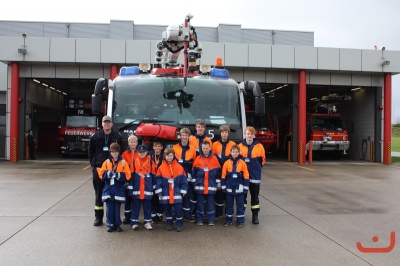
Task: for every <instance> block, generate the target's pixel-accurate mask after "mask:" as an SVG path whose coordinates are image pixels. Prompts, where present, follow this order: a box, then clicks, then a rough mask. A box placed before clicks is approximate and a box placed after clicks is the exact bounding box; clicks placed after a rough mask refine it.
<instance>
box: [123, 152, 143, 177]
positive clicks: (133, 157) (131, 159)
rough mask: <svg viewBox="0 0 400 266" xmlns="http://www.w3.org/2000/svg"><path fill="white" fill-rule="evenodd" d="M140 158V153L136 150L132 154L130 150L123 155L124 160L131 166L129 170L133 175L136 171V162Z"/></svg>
mask: <svg viewBox="0 0 400 266" xmlns="http://www.w3.org/2000/svg"><path fill="white" fill-rule="evenodd" d="M138 157H139V153H138V152H137V150H136V149H135V151H134V152H132V151H131V149H130V148H128V149H127V150H126V151H124V152H123V153H122V159H124V160H125V161H126V162H127V163H128V164H129V169H131V173H133V172H134V171H135V169H134V168H135V167H134V165H135V164H134V162H135V160H136V158H138Z"/></svg>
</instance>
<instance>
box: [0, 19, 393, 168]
mask: <svg viewBox="0 0 400 266" xmlns="http://www.w3.org/2000/svg"><path fill="white" fill-rule="evenodd" d="M179 24H180V22H179V21H177V25H179ZM192 25H193V26H194V27H195V28H196V32H197V36H198V40H199V41H200V42H201V44H202V49H203V54H202V56H201V58H200V59H199V61H200V62H198V64H209V65H214V64H215V59H216V58H222V59H223V65H224V66H225V68H226V69H228V70H229V73H230V75H231V77H232V78H233V79H235V80H236V81H237V82H241V81H245V80H254V81H257V82H258V83H259V84H260V87H261V89H262V92H263V95H264V96H265V100H266V111H267V113H268V114H269V115H270V116H271V117H272V116H273V117H275V118H276V120H274V121H276V123H278V121H283V120H285V119H286V121H290V122H289V124H290V128H291V148H290V149H289V150H288V153H290V154H291V156H290V159H289V160H290V161H294V162H298V163H304V162H305V160H304V157H303V156H300V154H301V153H302V152H303V151H304V147H305V146H303V145H304V144H305V143H304V142H305V134H306V129H305V127H306V118H305V117H306V113H307V112H308V110H310V106H311V105H313V104H317V103H319V104H321V103H324V102H325V103H329V104H332V103H334V104H335V108H336V110H337V111H336V112H337V113H340V114H341V115H342V116H343V117H344V118H345V119H346V121H347V126H348V131H349V140H350V148H349V150H348V152H347V155H346V156H347V158H349V159H354V160H359V159H361V160H371V161H374V162H382V163H385V164H390V160H391V154H390V153H391V110H392V106H391V101H392V99H391V94H392V83H391V80H392V75H395V74H397V73H399V72H400V51H388V50H385V49H376V50H374V49H371V50H362V49H342V48H328V47H315V46H314V33H313V32H301V31H282V30H268V29H244V28H242V27H241V25H227V24H220V25H218V26H217V27H196V24H195V20H193V21H192ZM166 27H167V26H165V25H135V24H134V22H133V21H117V20H111V21H110V23H109V24H95V23H68V22H24V21H0V47H1V49H0V158H5V159H7V160H10V161H12V162H17V161H18V160H24V159H25V158H26V157H25V155H26V144H25V143H26V132H27V131H28V130H29V129H33V132H34V136H35V138H36V140H37V143H36V145H37V149H38V150H40V151H43V152H54V151H57V150H58V140H57V138H58V137H57V134H58V125H59V120H60V116H61V114H62V112H63V110H64V108H65V106H66V105H67V104H68V102H69V101H70V100H79V101H80V102H82V103H83V104H86V103H90V102H91V95H92V93H93V89H94V85H95V82H96V80H97V79H98V78H101V77H105V78H113V77H115V76H116V75H117V74H118V71H119V68H120V67H122V66H126V65H138V64H139V63H151V64H154V63H155V52H156V44H157V43H158V42H159V41H160V40H161V38H162V32H163V31H165V29H166ZM179 60H180V61H181V63H183V57H181V58H180V59H179ZM274 123H275V122H274ZM281 131H282V130H281ZM281 133H282V132H281Z"/></svg>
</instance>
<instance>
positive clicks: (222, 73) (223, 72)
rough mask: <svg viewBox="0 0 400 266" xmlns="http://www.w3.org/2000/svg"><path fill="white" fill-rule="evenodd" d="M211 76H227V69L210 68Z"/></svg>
mask: <svg viewBox="0 0 400 266" xmlns="http://www.w3.org/2000/svg"><path fill="white" fill-rule="evenodd" d="M210 76H211V77H218V78H227V79H228V78H229V71H228V70H226V69H222V68H213V69H211V70H210Z"/></svg>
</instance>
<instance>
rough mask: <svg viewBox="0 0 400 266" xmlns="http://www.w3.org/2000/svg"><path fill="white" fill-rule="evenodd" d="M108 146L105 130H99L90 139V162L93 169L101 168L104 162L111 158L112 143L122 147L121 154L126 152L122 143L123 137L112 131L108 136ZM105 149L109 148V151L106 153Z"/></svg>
mask: <svg viewBox="0 0 400 266" xmlns="http://www.w3.org/2000/svg"><path fill="white" fill-rule="evenodd" d="M107 137H108V139H107V144H106V135H105V134H104V130H103V129H102V130H99V131H97V132H96V133H94V134H93V135H92V136H91V137H90V142H89V161H90V165H91V166H92V167H101V165H102V164H103V162H104V161H105V160H106V159H107V158H108V156H110V151H109V149H110V145H111V143H114V142H117V143H118V144H119V146H120V147H121V152H120V154H122V152H123V151H124V150H123V149H124V146H123V142H122V136H121V134H120V133H119V132H116V131H114V130H111V133H110V134H109V135H108V136H107ZM104 147H108V150H106V151H104Z"/></svg>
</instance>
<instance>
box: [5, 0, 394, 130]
mask: <svg viewBox="0 0 400 266" xmlns="http://www.w3.org/2000/svg"><path fill="white" fill-rule="evenodd" d="M2 2H3V3H2V4H1V7H0V20H13V21H51V22H88V23H109V22H110V20H129V21H133V22H134V24H137V25H143V24H148V25H170V24H173V25H179V24H182V23H183V21H184V17H185V15H186V14H188V13H190V14H192V15H193V16H194V18H193V19H192V20H191V24H192V25H193V26H194V27H200V26H207V27H217V26H218V24H235V25H241V26H242V28H247V29H249V28H251V29H275V30H293V31H311V32H314V46H315V47H334V48H356V49H373V48H374V45H377V46H378V47H379V48H381V47H382V46H385V47H386V50H396V51H400V19H399V12H400V0H379V1H376V0H375V1H371V0H363V1H361V0H360V1H358V0H332V1H331V0H307V1H298V0H280V1H270V0H241V1H239V0H230V1H217V0H213V1H210V0H200V1H188V0H186V1H183V0H174V1H159V0H150V1H137V0H131V1H126V0H116V1H115V0H114V1H103V0H97V1H88V0H86V1H85V0H83V1H82V0H81V1H76V0H70V1H61V2H60V1H48V0H46V1H44V0H35V1H27V0H19V1H2ZM199 40H200V42H201V36H199ZM392 87H393V93H392V96H393V101H392V113H393V115H392V121H393V122H397V123H400V75H396V76H393V80H392Z"/></svg>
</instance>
